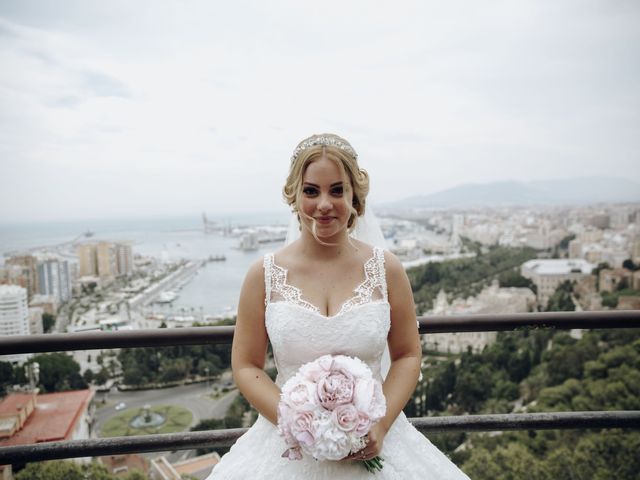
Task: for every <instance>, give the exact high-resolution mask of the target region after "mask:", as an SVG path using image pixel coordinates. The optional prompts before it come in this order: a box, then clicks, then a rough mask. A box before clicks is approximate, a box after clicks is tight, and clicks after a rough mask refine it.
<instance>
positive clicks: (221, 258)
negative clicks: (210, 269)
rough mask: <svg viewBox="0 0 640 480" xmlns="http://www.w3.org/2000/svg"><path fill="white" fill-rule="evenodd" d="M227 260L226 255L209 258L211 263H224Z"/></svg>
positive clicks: (210, 256)
mask: <svg viewBox="0 0 640 480" xmlns="http://www.w3.org/2000/svg"><path fill="white" fill-rule="evenodd" d="M226 259H227V257H226V256H225V255H222V254H218V255H209V258H208V259H207V260H208V261H209V262H224V261H225V260H226Z"/></svg>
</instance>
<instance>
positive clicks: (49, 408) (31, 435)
mask: <svg viewBox="0 0 640 480" xmlns="http://www.w3.org/2000/svg"><path fill="white" fill-rule="evenodd" d="M93 395H94V392H93V390H76V391H71V392H58V393H45V394H41V395H38V396H37V400H36V409H35V410H34V412H33V413H32V414H31V415H30V416H29V418H28V419H27V421H26V423H25V424H24V427H23V428H22V430H20V431H19V432H16V433H15V434H14V435H12V436H11V437H10V438H5V439H2V440H0V447H7V446H10V445H25V444H30V443H40V442H52V441H55V440H69V439H71V433H72V432H73V429H74V427H75V426H76V424H77V423H78V420H79V419H80V418H81V416H82V414H83V413H84V411H85V410H86V409H87V407H88V405H89V402H90V401H91V399H92V398H93ZM30 397H31V395H30V394H21V393H18V394H15V393H14V394H10V395H8V396H7V397H6V398H5V399H4V400H3V401H2V402H1V403H0V416H5V415H10V414H12V413H15V414H17V413H18V410H19V408H20V407H19V405H22V404H23V403H24V402H25V401H27V400H28V398H30Z"/></svg>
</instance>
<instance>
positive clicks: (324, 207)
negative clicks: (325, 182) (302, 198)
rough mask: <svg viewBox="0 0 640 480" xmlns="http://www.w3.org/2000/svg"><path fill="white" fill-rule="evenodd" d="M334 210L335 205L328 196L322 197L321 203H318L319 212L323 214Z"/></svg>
mask: <svg viewBox="0 0 640 480" xmlns="http://www.w3.org/2000/svg"><path fill="white" fill-rule="evenodd" d="M332 208H333V204H332V203H331V199H330V198H329V196H328V195H321V196H320V201H319V203H318V210H320V211H321V212H323V213H324V212H328V211H329V210H331V209H332Z"/></svg>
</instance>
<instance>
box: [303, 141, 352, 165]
mask: <svg viewBox="0 0 640 480" xmlns="http://www.w3.org/2000/svg"><path fill="white" fill-rule="evenodd" d="M318 145H322V146H326V147H329V146H330V147H336V148H338V149H340V150H342V151H343V152H346V153H348V154H349V155H351V156H352V157H353V159H354V160H357V159H358V154H357V153H356V151H355V150H354V149H353V147H352V146H351V145H349V142H347V141H346V140H344V139H342V138H340V137H338V136H337V135H331V134H324V135H312V136H311V137H309V138H307V139H305V140H303V141H302V142H300V143H299V144H298V146H297V147H296V149H295V150H294V151H293V155H292V156H291V163H293V162H295V160H296V158H298V155H300V154H301V153H302V152H304V151H305V150H306V149H308V148H311V147H316V146H318Z"/></svg>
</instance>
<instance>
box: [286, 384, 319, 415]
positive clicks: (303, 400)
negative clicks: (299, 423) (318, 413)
mask: <svg viewBox="0 0 640 480" xmlns="http://www.w3.org/2000/svg"><path fill="white" fill-rule="evenodd" d="M281 399H282V401H283V402H284V403H286V404H287V405H288V406H289V407H291V408H293V409H294V410H296V411H310V410H313V409H315V408H316V407H317V405H318V394H317V392H316V389H315V388H314V385H313V384H312V383H309V382H291V383H290V382H287V383H286V384H285V385H284V387H283V389H282V394H281Z"/></svg>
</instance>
